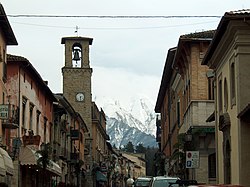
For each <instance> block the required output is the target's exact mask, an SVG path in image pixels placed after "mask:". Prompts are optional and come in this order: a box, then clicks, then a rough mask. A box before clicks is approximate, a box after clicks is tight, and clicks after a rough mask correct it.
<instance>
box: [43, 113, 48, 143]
mask: <svg viewBox="0 0 250 187" xmlns="http://www.w3.org/2000/svg"><path fill="white" fill-rule="evenodd" d="M43 120H44V121H43V125H44V127H43V141H44V143H46V131H47V121H48V120H47V118H46V117H44V119H43Z"/></svg>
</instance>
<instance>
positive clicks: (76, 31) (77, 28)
mask: <svg viewBox="0 0 250 187" xmlns="http://www.w3.org/2000/svg"><path fill="white" fill-rule="evenodd" d="M79 29H80V27H78V26H76V30H75V33H76V35H77V36H78V30H79Z"/></svg>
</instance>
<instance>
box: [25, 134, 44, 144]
mask: <svg viewBox="0 0 250 187" xmlns="http://www.w3.org/2000/svg"><path fill="white" fill-rule="evenodd" d="M22 139H23V144H24V146H26V145H37V146H39V145H40V140H41V136H40V135H35V136H31V135H29V136H26V135H25V136H23V137H22Z"/></svg>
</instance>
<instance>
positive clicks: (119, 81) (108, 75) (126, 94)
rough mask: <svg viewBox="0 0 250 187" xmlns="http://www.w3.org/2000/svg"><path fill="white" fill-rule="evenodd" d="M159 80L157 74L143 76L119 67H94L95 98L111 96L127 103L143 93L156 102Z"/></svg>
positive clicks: (124, 103)
mask: <svg viewBox="0 0 250 187" xmlns="http://www.w3.org/2000/svg"><path fill="white" fill-rule="evenodd" d="M159 81H160V77H157V76H150V75H144V76H142V75H138V74H136V73H133V72H127V71H126V70H124V69H119V68H106V67H93V75H92V93H93V99H95V97H97V98H102V97H109V98H112V99H114V100H119V101H120V103H121V105H127V104H128V103H127V102H128V101H130V100H131V99H132V98H134V97H135V95H141V94H143V95H146V96H148V97H149V98H150V99H151V100H152V101H153V102H155V101H156V97H157V96H156V93H158V89H159ZM99 100H100V99H98V101H99ZM100 104H101V103H100Z"/></svg>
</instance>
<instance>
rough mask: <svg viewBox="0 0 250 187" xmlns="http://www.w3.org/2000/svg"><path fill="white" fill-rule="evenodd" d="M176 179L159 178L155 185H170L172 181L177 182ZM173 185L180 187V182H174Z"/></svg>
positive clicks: (164, 186) (157, 186)
mask: <svg viewBox="0 0 250 187" xmlns="http://www.w3.org/2000/svg"><path fill="white" fill-rule="evenodd" d="M175 182H176V179H159V180H155V182H154V185H153V187H168V186H169V184H170V183H175ZM171 186H173V187H179V185H178V184H172V185H171Z"/></svg>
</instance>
